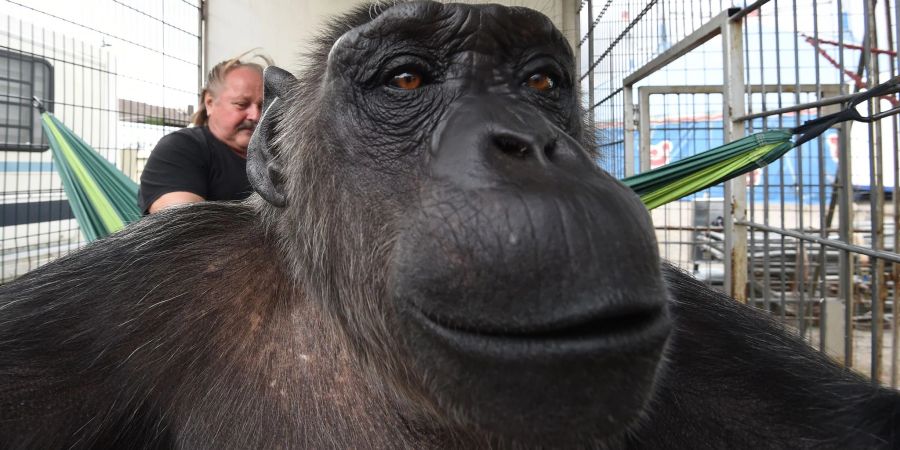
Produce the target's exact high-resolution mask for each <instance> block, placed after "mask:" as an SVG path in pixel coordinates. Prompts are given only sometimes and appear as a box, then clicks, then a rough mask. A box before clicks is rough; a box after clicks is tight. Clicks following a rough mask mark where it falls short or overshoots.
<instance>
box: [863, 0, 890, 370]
mask: <svg viewBox="0 0 900 450" xmlns="http://www.w3.org/2000/svg"><path fill="white" fill-rule="evenodd" d="M864 7H865V15H866V20H865V25H866V35H867V39H866V41H865V42H864V45H863V47H864V48H865V49H864V50H863V55H865V58H866V75H867V76H866V87H867V88H868V89H871V88H872V87H873V86H876V85H877V84H878V57H877V56H876V57H872V53H871V49H872V47H876V46H877V43H878V33H877V30H876V24H875V0H866V3H865V4H864ZM868 103H869V111H870V113H872V114H877V113H878V112H879V111H880V109H881V108H880V103H881V101H880V99H877V98H876V99H872V100H869V102H868ZM868 131H869V177H870V180H871V181H872V182H873V185H872V186H871V196H870V200H869V208H870V221H871V222H870V223H871V230H872V249H873V250H881V249H882V248H884V177H883V173H882V169H883V159H882V153H881V150H882V142H881V124H880V123H879V122H874V123H871V124H869V125H868ZM869 268H870V270H871V272H872V274H871V275H872V355H871V356H872V371H871V374H872V381H873V382H874V383H879V382H880V380H881V372H882V363H881V355H882V353H883V350H884V349H883V342H884V326H883V323H882V318H883V317H884V300H885V295H884V294H885V290H886V287H887V286H886V285H884V260H882V259H875V260H873V261H871V262H870V264H869Z"/></svg>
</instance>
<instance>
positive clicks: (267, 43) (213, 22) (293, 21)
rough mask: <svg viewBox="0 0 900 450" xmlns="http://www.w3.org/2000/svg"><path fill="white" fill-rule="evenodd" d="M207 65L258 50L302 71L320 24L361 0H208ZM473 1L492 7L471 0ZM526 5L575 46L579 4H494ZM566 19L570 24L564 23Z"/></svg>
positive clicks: (512, 0) (530, 0)
mask: <svg viewBox="0 0 900 450" xmlns="http://www.w3.org/2000/svg"><path fill="white" fill-rule="evenodd" d="M206 3H207V6H206V8H207V9H206V11H207V25H206V33H207V34H206V37H207V39H206V41H205V55H206V58H205V67H206V68H208V67H210V66H211V65H212V64H215V63H217V62H219V61H222V60H224V59H227V58H230V57H232V56H235V55H238V54H240V53H242V52H244V51H246V50H249V49H251V48H254V47H260V48H261V49H262V52H263V53H265V54H267V55H269V56H271V57H272V58H273V59H274V60H275V64H276V65H278V66H280V67H282V68H284V69H286V70H289V71H296V70H297V69H298V62H299V60H300V58H299V56H300V55H301V54H302V53H303V52H304V50H305V49H306V48H308V44H309V42H310V39H311V38H312V37H313V36H315V33H316V31H317V30H318V29H319V28H320V27H321V25H322V23H323V22H324V21H325V20H326V19H327V18H328V17H331V16H333V15H335V14H340V13H341V12H344V11H347V10H349V9H350V8H352V7H353V6H355V5H358V4H364V3H371V1H361V0H306V1H303V0H265V1H263V0H207V1H206ZM470 3H488V2H486V1H470ZM490 3H501V4H507V5H515V6H527V7H530V8H533V9H536V10H538V11H541V12H542V13H544V14H546V15H547V16H548V17H550V18H551V19H552V20H553V21H554V23H556V24H557V26H558V27H560V29H562V30H563V31H564V32H565V33H566V35H567V37H568V38H569V41H570V42H577V41H576V39H577V29H576V28H577V14H576V11H577V8H578V5H579V4H580V1H579V0H495V1H492V2H490ZM564 17H567V18H568V21H565V22H564V20H563V18H564Z"/></svg>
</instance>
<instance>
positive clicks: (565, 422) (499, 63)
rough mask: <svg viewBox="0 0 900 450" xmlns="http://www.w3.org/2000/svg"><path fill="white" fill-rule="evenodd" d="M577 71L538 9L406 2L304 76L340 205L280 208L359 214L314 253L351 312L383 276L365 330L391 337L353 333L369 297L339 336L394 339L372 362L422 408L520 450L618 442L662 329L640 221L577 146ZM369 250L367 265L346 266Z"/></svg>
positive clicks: (648, 385) (299, 195)
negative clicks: (380, 361)
mask: <svg viewBox="0 0 900 450" xmlns="http://www.w3.org/2000/svg"><path fill="white" fill-rule="evenodd" d="M574 70H575V68H574V58H573V56H572V52H571V49H570V48H569V46H568V44H567V43H566V41H565V39H564V38H563V36H562V35H561V34H560V33H559V31H558V30H557V29H556V28H555V27H554V26H553V25H552V23H551V22H550V21H549V19H547V18H546V17H544V16H543V15H540V14H538V13H536V12H533V11H530V10H526V9H523V8H507V7H502V6H497V5H459V4H439V3H433V2H413V3H402V4H398V5H395V6H392V7H390V8H389V9H387V10H386V11H385V12H383V13H382V14H380V15H379V16H378V17H376V18H374V19H373V20H371V21H370V22H368V23H366V24H364V25H361V26H358V27H355V28H353V29H350V30H349V31H347V32H346V33H344V34H343V35H342V36H341V37H340V38H339V39H337V41H336V42H334V44H333V45H332V46H331V48H330V51H329V53H328V55H327V65H326V67H325V69H324V73H319V74H314V75H311V76H310V77H311V78H314V79H312V80H303V79H302V77H303V75H301V80H300V82H301V83H302V82H304V81H306V82H307V85H312V86H313V88H312V89H308V90H307V91H306V94H307V95H309V96H311V97H312V96H318V98H317V100H316V101H318V107H319V108H320V110H319V111H317V115H316V117H315V119H316V123H317V129H319V130H320V131H319V133H320V134H319V135H320V136H321V138H320V139H321V140H323V141H325V144H324V145H320V146H319V147H316V149H315V150H314V153H315V155H314V156H310V155H307V156H306V159H305V160H304V162H303V163H302V164H306V166H307V173H311V171H312V170H313V169H311V167H316V164H318V167H325V168H327V169H316V170H320V172H318V175H317V177H314V180H315V181H316V182H318V183H321V179H322V178H323V176H322V175H321V173H324V172H328V174H329V175H328V176H327V177H326V178H328V179H329V180H335V181H333V182H332V184H331V185H329V186H339V187H338V188H337V191H339V192H333V191H334V190H335V189H334V188H333V187H328V188H318V187H316V186H312V185H303V184H302V181H297V182H296V188H295V189H294V190H293V191H292V192H293V193H292V194H289V196H293V197H295V198H294V199H291V198H289V199H288V202H289V203H290V202H291V201H297V200H301V202H307V204H309V201H308V200H307V199H306V197H304V196H307V197H308V196H316V195H325V194H323V192H326V193H328V195H332V196H333V200H332V202H331V203H330V204H334V205H346V204H347V203H348V202H355V208H356V210H355V211H351V212H350V213H343V216H342V218H341V219H339V220H338V221H339V222H342V224H341V225H340V226H339V227H338V230H337V231H333V230H322V231H320V232H321V233H330V232H334V233H338V234H340V237H335V238H333V243H332V245H331V247H332V248H331V249H324V250H318V249H312V250H310V251H311V252H313V253H316V254H317V255H326V254H327V256H320V257H318V258H319V260H321V261H325V262H327V267H328V270H331V271H332V272H330V273H333V274H334V275H322V276H320V278H333V279H335V280H337V281H336V284H337V286H335V287H334V288H333V291H334V292H339V293H340V292H346V293H347V295H340V296H339V297H341V298H339V299H338V300H337V301H336V302H345V303H346V302H348V299H347V298H346V297H347V296H349V295H352V289H351V288H352V286H353V281H352V280H353V279H367V277H373V278H378V277H377V276H375V275H372V274H378V273H383V279H382V285H381V288H380V289H379V290H378V295H379V300H377V301H376V302H378V306H377V308H380V311H381V313H373V314H374V316H373V317H376V316H377V317H376V318H375V319H373V320H369V321H368V322H366V323H371V322H372V321H380V320H382V319H384V321H385V322H386V323H387V324H388V325H387V326H385V329H386V330H387V331H386V333H387V334H389V336H387V337H385V338H384V339H381V338H376V337H374V335H378V334H379V331H378V330H376V329H375V328H372V327H369V329H366V328H365V327H366V326H368V325H360V326H354V325H353V323H354V321H356V322H359V323H363V322H365V321H361V320H359V319H358V317H359V316H360V315H362V314H364V312H361V308H366V309H365V310H366V311H368V310H371V309H374V308H375V307H374V306H372V304H371V303H372V300H371V299H366V298H364V297H365V295H361V296H359V298H357V299H356V300H354V301H356V302H358V303H361V304H362V305H360V304H356V305H349V306H344V313H343V315H344V321H345V324H350V325H349V326H347V328H348V334H350V335H351V339H357V340H365V339H368V340H370V341H378V342H382V341H390V342H395V343H396V345H394V347H393V348H390V346H386V347H384V348H385V351H386V352H387V353H390V355H385V356H384V357H385V358H393V357H396V355H393V353H397V354H402V355H404V356H403V357H404V358H405V359H406V361H405V365H406V366H407V367H408V368H409V372H408V373H407V375H406V376H409V377H411V378H413V379H415V380H416V381H415V382H416V383H417V384H418V385H419V393H420V394H422V395H423V397H425V398H428V399H430V401H432V402H433V404H434V408H433V410H435V411H439V413H440V414H443V415H444V416H445V417H449V418H451V419H450V420H454V421H457V422H459V423H463V424H468V425H474V426H476V427H478V428H480V429H482V430H485V431H488V432H490V433H493V434H496V435H498V436H505V437H512V438H514V439H525V440H534V439H542V440H547V442H551V443H559V442H565V440H566V439H584V438H587V439H610V438H614V437H615V436H616V435H619V434H621V433H623V432H625V430H627V429H628V426H629V425H630V424H632V423H633V422H634V421H635V420H636V418H637V417H639V415H640V414H641V413H642V411H643V409H644V408H645V404H646V402H647V400H648V398H649V397H650V396H651V395H652V392H653V385H654V378H655V376H656V373H657V370H658V366H659V365H660V360H661V355H662V352H663V349H664V347H665V344H666V341H667V338H668V334H669V327H670V326H669V317H668V312H667V309H666V298H667V291H666V288H665V286H664V283H663V281H662V278H661V275H660V268H659V256H658V253H657V249H656V241H655V238H654V233H653V229H652V226H651V223H650V219H649V215H648V213H647V211H646V209H645V208H644V207H643V205H642V204H641V202H640V200H639V199H638V197H637V196H636V195H635V194H634V193H633V192H631V191H630V190H629V189H628V188H627V187H625V186H624V185H622V184H621V183H619V182H618V181H616V180H615V179H614V178H613V177H611V176H610V175H609V174H607V173H606V172H604V171H603V170H601V169H600V168H599V167H597V165H596V163H595V161H594V158H593V155H592V153H591V151H590V149H589V148H586V147H585V146H584V145H582V144H581V142H582V141H586V140H587V139H585V136H583V133H585V131H584V130H583V125H582V114H581V109H580V107H579V105H578V96H577V94H576V92H575V84H576V82H575V78H574V77H575V73H574ZM294 101H295V102H297V101H302V100H300V99H298V98H295V99H294ZM311 101H312V100H311ZM297 173H299V172H297ZM289 192H290V191H289ZM316 204H317V205H320V206H322V205H325V207H326V209H327V208H328V206H327V205H328V204H329V201H326V200H317V203H316ZM307 207H309V206H307ZM340 207H344V206H340ZM335 214H336V215H337V214H340V213H335ZM310 216H313V214H309V213H307V214H305V215H304V214H301V213H298V215H297V216H296V219H295V220H297V221H298V222H302V221H304V220H307V219H308V218H309V217H310ZM301 228H302V227H301ZM367 230H368V231H367ZM372 230H377V231H372ZM367 233H369V234H367ZM307 234H308V233H307ZM368 241H375V242H371V243H369V242H368ZM353 242H356V244H353ZM351 245H357V247H356V248H355V249H352V250H350V249H348V247H349V246H351ZM366 245H371V247H372V248H370V249H368V250H366V247H365V246H366ZM338 248H340V250H337V249H338ZM379 249H386V250H385V251H384V256H383V258H382V259H381V260H376V261H377V262H376V263H374V265H376V266H377V267H370V266H368V265H367V264H365V263H360V262H359V260H354V259H352V258H351V256H349V255H358V254H359V253H370V254H376V253H378V252H379ZM313 262H315V260H313ZM382 271H383V272H382ZM342 274H344V275H342ZM347 274H350V275H347ZM348 286H349V287H348ZM366 330H368V331H366ZM376 345H377V344H376ZM370 353H371V351H370ZM374 359H377V358H374ZM409 374H411V375H409ZM400 384H402V383H400ZM406 384H408V382H406Z"/></svg>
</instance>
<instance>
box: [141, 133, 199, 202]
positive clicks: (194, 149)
mask: <svg viewBox="0 0 900 450" xmlns="http://www.w3.org/2000/svg"><path fill="white" fill-rule="evenodd" d="M208 171H209V161H208V149H207V148H206V145H205V143H204V142H202V141H200V140H199V139H196V138H195V136H193V135H191V134H188V133H184V132H175V133H172V134H169V135H167V136H165V137H163V138H162V139H160V141H159V143H158V144H157V145H156V148H154V149H153V151H152V152H151V153H150V158H149V159H148V160H147V165H146V166H145V167H144V171H143V173H142V174H141V188H140V193H139V203H140V207H141V209H142V210H143V211H144V213H145V214H146V213H151V214H152V213H155V212H157V211H159V210H161V209H163V208H166V207H169V206H174V205H180V204H185V203H195V202H202V201H204V200H205V199H206V194H207V192H206V183H207V177H208Z"/></svg>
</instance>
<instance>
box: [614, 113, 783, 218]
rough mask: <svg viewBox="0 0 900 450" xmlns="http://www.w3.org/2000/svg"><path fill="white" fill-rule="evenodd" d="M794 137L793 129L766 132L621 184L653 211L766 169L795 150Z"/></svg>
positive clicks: (625, 179)
mask: <svg viewBox="0 0 900 450" xmlns="http://www.w3.org/2000/svg"><path fill="white" fill-rule="evenodd" d="M793 135H794V133H793V132H792V131H791V130H772V131H763V132H761V133H756V134H752V135H750V136H747V137H744V138H741V139H738V140H736V141H733V142H729V143H727V144H725V145H723V146H720V147H716V148H714V149H711V150H707V151H705V152H703V153H698V154H696V155H694V156H691V157H689V158H685V159H681V160H678V161H675V162H673V163H670V164H667V165H665V166H662V167H660V168H658V169H654V170H650V171H647V172H644V173H640V174H637V175H632V176H630V177H627V178H623V179H622V180H621V181H622V183H625V185H626V186H628V187H630V188H631V189H633V190H634V191H635V192H637V194H638V195H639V196H640V197H641V201H643V202H644V204H645V205H646V206H647V209H653V208H656V207H658V206H662V205H665V204H666V203H669V202H673V201H675V200H678V199H680V198H682V197H685V196H688V195H691V194H693V193H695V192H698V191H701V190H703V189H706V188H708V187H712V186H715V185H717V184H719V183H721V182H723V181H726V180H730V179H732V178H734V177H737V176H739V175H742V174H745V173H747V172H750V171H752V170H754V169H757V168H760V167H765V166H766V165H768V164H769V163H771V162H772V161H775V160H777V159H778V158H781V157H782V156H783V155H784V154H785V153H787V152H788V151H789V150H790V149H792V148H794V143H793V142H792V141H791V136H793Z"/></svg>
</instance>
